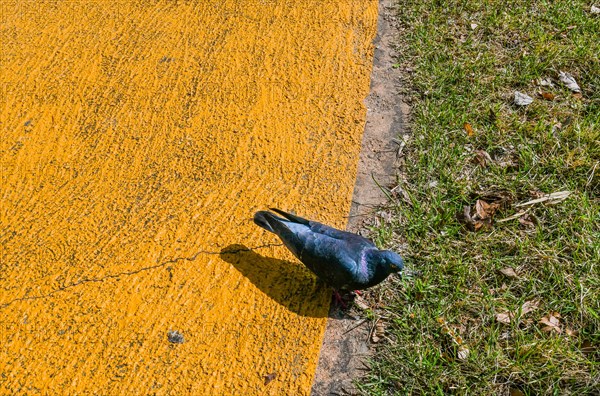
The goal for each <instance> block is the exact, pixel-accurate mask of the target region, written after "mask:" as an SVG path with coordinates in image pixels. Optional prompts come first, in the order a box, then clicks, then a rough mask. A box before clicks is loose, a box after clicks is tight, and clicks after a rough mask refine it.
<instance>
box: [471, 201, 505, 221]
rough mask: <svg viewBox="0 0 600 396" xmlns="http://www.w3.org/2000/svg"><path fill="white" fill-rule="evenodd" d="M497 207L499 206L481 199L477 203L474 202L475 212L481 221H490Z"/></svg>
mask: <svg viewBox="0 0 600 396" xmlns="http://www.w3.org/2000/svg"><path fill="white" fill-rule="evenodd" d="M499 207H500V205H499V204H497V203H491V204H490V203H487V202H485V201H483V200H481V199H478V200H477V202H475V211H476V212H477V215H478V216H479V219H481V220H485V219H491V218H492V217H493V216H494V213H496V210H498V208H499Z"/></svg>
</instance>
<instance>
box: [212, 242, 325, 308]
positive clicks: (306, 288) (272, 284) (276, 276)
mask: <svg viewBox="0 0 600 396" xmlns="http://www.w3.org/2000/svg"><path fill="white" fill-rule="evenodd" d="M220 257H221V259H222V260H223V261H226V262H228V263H230V264H231V265H233V266H234V267H235V268H236V269H237V270H238V271H239V272H240V273H241V274H242V275H244V276H245V277H246V278H247V279H248V280H250V282H252V283H253V284H254V285H255V286H256V287H257V288H258V289H259V290H261V291H262V292H263V293H265V294H266V295H267V296H269V297H270V298H271V299H273V300H274V301H275V302H277V303H278V304H280V305H282V306H284V307H286V308H287V309H289V310H290V311H292V312H294V313H296V314H298V315H302V316H306V317H313V318H324V317H327V316H328V313H329V296H330V295H331V289H330V288H329V287H327V286H326V285H325V284H324V283H322V282H321V281H319V280H318V279H317V278H316V277H315V276H314V275H313V274H312V273H311V272H310V271H309V270H308V269H307V268H305V267H304V266H303V265H301V264H299V263H293V262H290V261H285V260H279V259H275V258H270V257H264V256H261V255H260V254H258V253H256V252H254V251H252V250H251V249H249V248H248V247H246V246H244V245H229V246H227V247H226V248H224V249H222V250H221V253H220Z"/></svg>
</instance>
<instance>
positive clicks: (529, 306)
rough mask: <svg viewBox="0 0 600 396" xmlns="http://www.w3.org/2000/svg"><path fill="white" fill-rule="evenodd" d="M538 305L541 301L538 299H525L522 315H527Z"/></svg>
mask: <svg viewBox="0 0 600 396" xmlns="http://www.w3.org/2000/svg"><path fill="white" fill-rule="evenodd" d="M538 305H540V302H539V301H537V300H531V301H525V302H524V303H523V305H522V306H521V315H526V314H528V313H529V312H531V311H533V310H535V309H537V307H538Z"/></svg>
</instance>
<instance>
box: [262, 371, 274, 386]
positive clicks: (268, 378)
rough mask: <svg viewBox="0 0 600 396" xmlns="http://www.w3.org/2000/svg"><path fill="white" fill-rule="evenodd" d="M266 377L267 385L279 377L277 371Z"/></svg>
mask: <svg viewBox="0 0 600 396" xmlns="http://www.w3.org/2000/svg"><path fill="white" fill-rule="evenodd" d="M264 377H265V385H269V382H271V381H273V380H274V379H275V378H277V373H271V374H267V375H265V376H264Z"/></svg>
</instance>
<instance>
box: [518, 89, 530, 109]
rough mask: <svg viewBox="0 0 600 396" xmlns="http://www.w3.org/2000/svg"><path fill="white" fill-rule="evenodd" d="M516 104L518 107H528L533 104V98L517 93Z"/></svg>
mask: <svg viewBox="0 0 600 396" xmlns="http://www.w3.org/2000/svg"><path fill="white" fill-rule="evenodd" d="M513 100H514V102H515V104H516V105H517V106H528V105H530V104H531V103H532V102H533V98H532V97H531V96H529V95H527V94H524V93H522V92H519V91H515V96H514V99H513Z"/></svg>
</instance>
